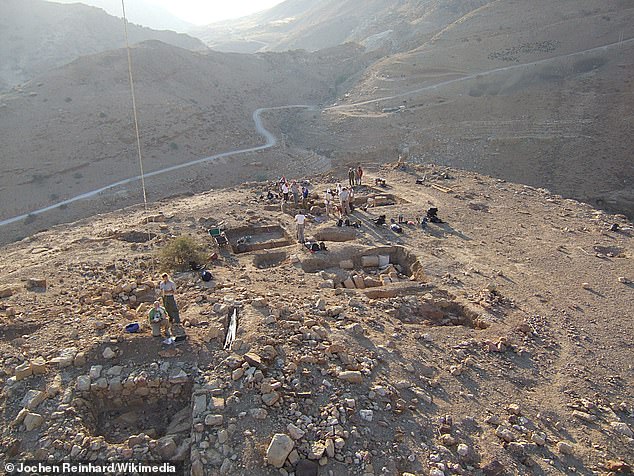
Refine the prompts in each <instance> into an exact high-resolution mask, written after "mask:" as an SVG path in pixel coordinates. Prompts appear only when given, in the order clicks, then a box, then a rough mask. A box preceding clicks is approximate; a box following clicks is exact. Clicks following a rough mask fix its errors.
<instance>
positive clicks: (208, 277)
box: [200, 270, 213, 282]
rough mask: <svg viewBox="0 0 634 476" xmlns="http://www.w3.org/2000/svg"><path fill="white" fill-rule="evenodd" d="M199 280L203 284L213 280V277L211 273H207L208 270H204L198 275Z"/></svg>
mask: <svg viewBox="0 0 634 476" xmlns="http://www.w3.org/2000/svg"><path fill="white" fill-rule="evenodd" d="M200 278H201V279H202V280H203V281H205V282H209V281H211V279H212V278H213V276H212V275H211V273H210V272H209V270H204V271H203V272H201V273H200Z"/></svg>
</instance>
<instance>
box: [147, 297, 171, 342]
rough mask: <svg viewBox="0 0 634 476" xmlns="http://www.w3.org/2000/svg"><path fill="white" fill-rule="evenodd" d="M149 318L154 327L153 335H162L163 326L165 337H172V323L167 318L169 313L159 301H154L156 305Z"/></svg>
mask: <svg viewBox="0 0 634 476" xmlns="http://www.w3.org/2000/svg"><path fill="white" fill-rule="evenodd" d="M148 320H149V321H150V326H151V327H152V337H161V330H162V329H163V328H165V337H170V325H169V321H168V319H167V313H166V312H165V308H164V307H163V306H161V303H160V302H159V301H154V305H153V306H152V309H150V312H149V313H148Z"/></svg>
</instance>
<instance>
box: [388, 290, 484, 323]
mask: <svg viewBox="0 0 634 476" xmlns="http://www.w3.org/2000/svg"><path fill="white" fill-rule="evenodd" d="M412 299H415V301H416V302H415V303H410V304H409V305H407V306H402V307H401V308H399V313H398V315H397V318H398V319H399V320H401V321H403V322H404V323H407V324H423V325H427V326H464V327H469V328H472V329H486V328H487V327H489V324H488V323H487V322H486V321H484V320H483V319H482V318H481V316H480V314H478V313H477V312H475V311H472V310H470V309H469V308H467V307H466V306H464V305H462V304H460V303H459V302H456V301H453V300H451V299H449V298H444V297H442V298H438V297H436V298H434V297H430V296H429V295H427V296H423V297H419V298H412Z"/></svg>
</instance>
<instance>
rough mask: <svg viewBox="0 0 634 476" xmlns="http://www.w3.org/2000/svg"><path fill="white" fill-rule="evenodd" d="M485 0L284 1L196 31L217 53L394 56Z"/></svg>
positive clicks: (194, 32)
mask: <svg viewBox="0 0 634 476" xmlns="http://www.w3.org/2000/svg"><path fill="white" fill-rule="evenodd" d="M487 3H489V1H487V0H458V1H452V2H447V1H442V0H427V1H422V0H322V1H319V2H314V1H311V0H287V1H285V2H283V3H280V4H279V5H277V6H275V7H273V8H271V9H269V10H266V11H264V12H259V13H256V14H253V15H250V16H247V17H243V18H239V19H236V20H233V21H225V22H222V23H214V24H211V25H209V26H207V27H202V28H194V29H192V30H191V32H192V34H195V35H196V36H197V37H199V38H201V39H202V40H203V41H205V42H206V43H207V44H208V45H209V46H210V47H211V48H213V49H216V50H219V51H236V52H254V51H264V50H268V51H284V50H292V49H305V50H308V51H315V50H318V49H321V48H328V47H332V46H336V45H339V44H342V43H346V42H355V43H359V44H361V45H363V46H364V47H366V48H368V49H383V50H385V51H386V52H396V51H402V50H405V49H410V48H413V47H415V46H416V45H417V44H419V43H421V42H422V41H423V40H424V39H426V38H428V37H430V36H431V35H433V34H434V33H435V32H437V31H438V29H439V28H442V27H443V26H445V25H447V24H450V23H452V22H453V21H455V20H457V19H458V18H461V17H462V16H463V15H465V14H467V13H469V12H471V11H473V10H474V9H476V8H478V7H481V6H483V5H486V4H487Z"/></svg>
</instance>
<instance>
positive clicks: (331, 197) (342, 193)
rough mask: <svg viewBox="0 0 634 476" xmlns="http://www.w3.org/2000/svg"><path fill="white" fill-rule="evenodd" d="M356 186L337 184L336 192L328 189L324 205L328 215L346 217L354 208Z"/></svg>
mask: <svg viewBox="0 0 634 476" xmlns="http://www.w3.org/2000/svg"><path fill="white" fill-rule="evenodd" d="M354 193H355V191H354V186H353V185H351V186H347V187H345V186H342V185H341V184H340V183H338V184H337V186H336V188H335V190H334V192H333V190H332V189H330V188H329V189H327V190H326V192H325V193H324V207H325V208H326V215H333V214H334V215H335V216H336V217H337V218H344V217H346V216H348V215H350V213H352V210H353V209H354Z"/></svg>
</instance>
